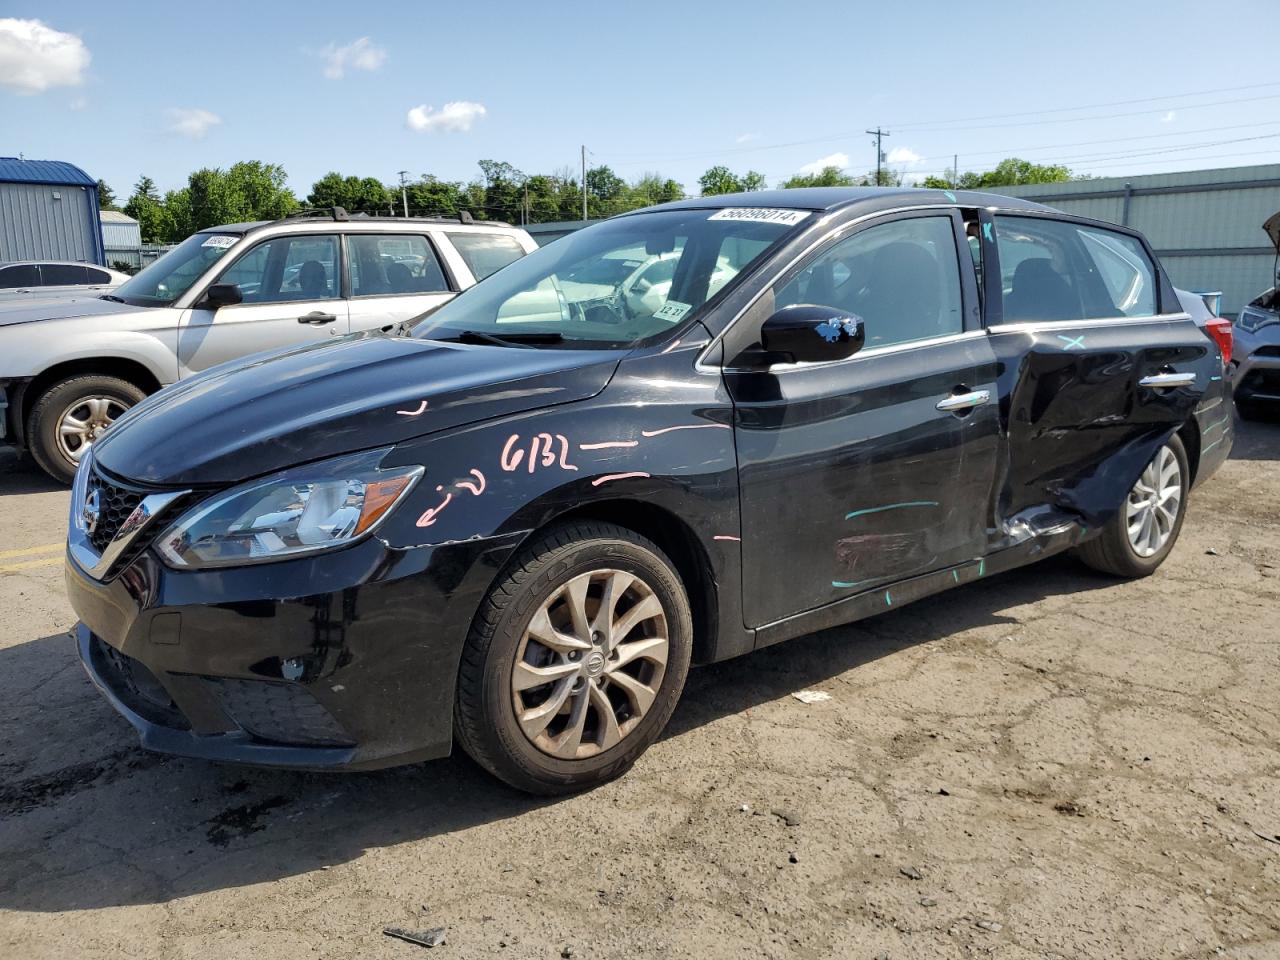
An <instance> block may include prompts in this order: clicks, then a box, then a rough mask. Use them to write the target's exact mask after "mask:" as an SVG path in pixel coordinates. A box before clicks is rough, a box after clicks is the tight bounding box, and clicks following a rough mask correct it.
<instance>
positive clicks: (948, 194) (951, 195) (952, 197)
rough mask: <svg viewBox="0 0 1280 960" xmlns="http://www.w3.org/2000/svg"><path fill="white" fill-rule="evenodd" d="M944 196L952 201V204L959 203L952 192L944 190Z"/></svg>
mask: <svg viewBox="0 0 1280 960" xmlns="http://www.w3.org/2000/svg"><path fill="white" fill-rule="evenodd" d="M942 195H943V196H944V197H946V198H947V199H948V200H950V201H951V202H952V203H956V202H957V201H956V195H955V194H954V193H952V192H951V191H950V190H943V191H942Z"/></svg>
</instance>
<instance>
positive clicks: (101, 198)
mask: <svg viewBox="0 0 1280 960" xmlns="http://www.w3.org/2000/svg"><path fill="white" fill-rule="evenodd" d="M98 209H99V210H119V209H120V207H119V206H117V205H116V193H115V191H114V190H112V189H111V188H110V187H109V186H107V181H105V180H103V179H101V178H99V180H98Z"/></svg>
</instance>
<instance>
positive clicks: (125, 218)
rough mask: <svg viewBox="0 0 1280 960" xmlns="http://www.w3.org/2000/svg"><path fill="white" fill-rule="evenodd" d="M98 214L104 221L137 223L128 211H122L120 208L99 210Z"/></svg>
mask: <svg viewBox="0 0 1280 960" xmlns="http://www.w3.org/2000/svg"><path fill="white" fill-rule="evenodd" d="M98 216H99V217H101V218H102V222H103V223H137V222H138V221H137V220H135V219H133V217H131V216H129V215H128V214H127V213H121V212H120V211H119V210H99V211H98Z"/></svg>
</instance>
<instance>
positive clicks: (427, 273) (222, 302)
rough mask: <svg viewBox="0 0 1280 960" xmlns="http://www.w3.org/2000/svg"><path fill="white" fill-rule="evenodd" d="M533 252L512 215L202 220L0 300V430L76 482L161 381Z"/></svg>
mask: <svg viewBox="0 0 1280 960" xmlns="http://www.w3.org/2000/svg"><path fill="white" fill-rule="evenodd" d="M317 214H319V215H317ZM536 249H537V245H536V244H535V243H534V241H533V239H532V238H531V237H530V236H529V235H528V234H527V233H525V231H523V230H521V229H519V228H516V227H511V226H509V225H507V224H504V223H492V222H485V223H475V222H472V221H471V218H470V217H469V216H464V217H462V218H459V219H415V218H404V217H395V218H389V217H381V218H380V217H361V216H355V217H348V216H347V214H346V213H345V212H344V211H342V210H341V208H335V209H334V210H332V211H319V212H317V211H310V212H307V213H304V214H301V215H297V216H293V217H288V218H286V219H284V220H276V221H263V222H258V223H238V224H229V225H227V226H221V227H210V228H208V229H206V230H202V231H200V232H199V233H196V234H193V235H192V236H190V237H188V238H187V239H186V240H184V241H183V242H182V243H180V244H179V245H178V246H177V247H176V248H175V249H173V250H171V251H169V252H168V253H167V254H165V255H164V256H163V257H161V258H160V259H159V260H157V261H156V262H155V263H153V264H150V265H149V266H148V267H147V268H146V269H144V270H143V271H141V272H140V273H139V274H138V275H137V276H135V277H130V278H126V282H125V283H122V284H121V285H120V286H119V287H116V288H114V289H112V290H111V291H110V292H107V293H104V294H101V295H100V296H96V297H95V296H83V297H64V298H63V299H61V300H24V301H19V302H16V303H13V304H8V305H3V304H0V442H8V443H10V444H14V445H16V446H18V447H19V448H20V449H22V448H26V449H29V450H31V452H32V454H33V455H34V457H35V459H36V461H37V462H38V463H39V464H40V466H41V467H43V468H44V469H45V471H46V472H48V473H49V474H50V475H51V476H53V477H56V478H58V479H61V480H63V481H65V482H68V483H69V482H70V480H71V477H72V476H73V475H74V473H75V468H76V465H77V464H78V463H79V461H80V458H81V457H82V456H83V454H84V453H85V451H86V450H88V449H89V447H91V446H92V445H93V443H94V442H95V441H96V440H97V438H98V437H99V436H101V435H102V433H103V431H105V430H106V429H107V428H108V427H110V426H111V424H112V423H114V422H115V421H116V419H117V418H119V417H120V416H121V415H123V414H124V412H125V411H126V410H128V409H129V408H130V407H132V406H133V405H135V404H136V403H138V402H139V401H140V400H142V399H143V398H144V397H145V396H147V395H148V394H151V393H155V392H156V391H157V390H159V389H160V388H161V387H164V386H166V385H167V384H171V383H174V382H176V381H178V380H182V379H185V378H186V377H189V376H191V375H192V374H195V373H198V372H200V371H202V370H206V369H208V368H209V367H213V366H216V365H218V364H221V363H225V362H227V361H229V360H235V359H238V358H240V357H244V356H247V355H249V354H255V353H262V352H265V351H271V350H276V349H280V348H283V347H290V346H296V345H300V344H306V343H318V342H324V341H326V340H328V339H330V338H332V337H338V336H341V335H343V334H346V333H350V332H356V331H361V330H370V329H378V328H381V327H388V326H391V325H394V324H397V323H401V322H404V321H408V320H411V319H413V318H414V317H418V316H421V315H422V314H424V313H427V312H429V311H431V310H433V309H434V308H436V307H438V306H440V305H441V304H443V303H445V302H446V301H448V300H450V299H452V298H453V297H454V296H455V295H456V294H457V292H458V291H460V290H465V289H466V288H467V287H470V286H472V285H474V284H475V283H476V282H477V281H478V280H480V279H482V278H483V277H485V276H488V275H489V274H490V273H493V272H495V271H496V270H499V269H501V268H502V267H503V266H505V265H506V264H508V263H511V262H512V261H514V260H518V259H520V258H521V257H523V256H524V255H525V254H526V253H528V252H530V251H532V250H536ZM68 266H69V267H75V268H76V269H78V270H80V271H85V270H87V269H93V270H95V271H96V270H98V268H97V267H93V268H88V267H86V266H85V265H84V264H71V265H68ZM6 269H10V270H11V269H13V268H12V267H8V268H6ZM33 269H34V268H33ZM39 269H40V271H41V273H43V272H45V271H47V270H48V269H49V268H48V267H47V266H46V265H41V266H40V268H39ZM83 275H84V274H83V272H82V273H81V276H83Z"/></svg>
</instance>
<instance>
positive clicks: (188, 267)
mask: <svg viewBox="0 0 1280 960" xmlns="http://www.w3.org/2000/svg"><path fill="white" fill-rule="evenodd" d="M239 239H240V235H239V234H235V233H196V234H193V235H191V236H189V237H187V239H185V240H183V241H182V242H181V243H180V244H178V245H177V246H176V247H174V248H173V249H172V250H170V251H169V252H168V253H166V254H165V255H164V256H163V257H161V258H160V259H159V260H157V261H156V262H155V263H153V264H150V265H149V266H147V267H146V268H145V269H143V270H142V271H141V272H140V273H139V274H138V275H137V276H136V277H133V278H131V279H130V280H128V281H126V282H125V283H122V284H121V285H120V286H118V287H116V289H115V290H114V291H113V292H112V293H110V294H108V296H109V297H110V298H111V299H114V300H121V301H123V302H124V303H129V304H133V306H135V307H167V306H168V305H169V304H171V303H173V301H174V300H177V299H178V297H180V296H182V295H183V294H184V293H186V292H187V288H188V287H190V286H191V284H193V283H195V282H196V278H197V277H199V276H200V275H201V274H202V273H204V272H205V271H206V270H208V269H209V267H210V266H212V265H213V263H214V262H216V261H217V260H220V259H221V258H222V257H223V256H224V255H225V254H226V252H227V251H228V250H230V249H231V248H232V247H233V246H234V245H235V244H236V242H237V241H238V240H239Z"/></svg>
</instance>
